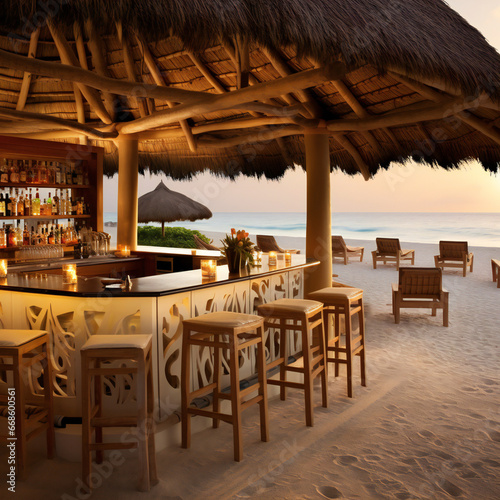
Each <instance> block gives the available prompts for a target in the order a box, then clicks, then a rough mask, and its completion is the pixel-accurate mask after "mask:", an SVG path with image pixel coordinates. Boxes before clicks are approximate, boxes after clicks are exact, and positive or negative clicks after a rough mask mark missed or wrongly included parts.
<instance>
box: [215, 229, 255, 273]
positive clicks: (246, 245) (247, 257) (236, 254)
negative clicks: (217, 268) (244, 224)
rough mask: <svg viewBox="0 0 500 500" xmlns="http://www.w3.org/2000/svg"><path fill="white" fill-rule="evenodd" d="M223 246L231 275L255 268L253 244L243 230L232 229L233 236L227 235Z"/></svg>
mask: <svg viewBox="0 0 500 500" xmlns="http://www.w3.org/2000/svg"><path fill="white" fill-rule="evenodd" d="M222 245H223V246H224V249H223V250H222V253H223V254H224V255H225V256H226V259H227V266H228V268H229V273H230V274H236V273H240V271H241V270H242V269H245V268H247V267H248V266H253V254H252V252H253V243H252V242H251V241H250V238H249V237H248V233H247V232H245V231H244V230H243V229H241V230H239V231H236V229H234V228H232V229H231V234H226V237H225V238H224V239H223V240H222Z"/></svg>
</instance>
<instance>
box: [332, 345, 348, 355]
mask: <svg viewBox="0 0 500 500" xmlns="http://www.w3.org/2000/svg"><path fill="white" fill-rule="evenodd" d="M328 350H329V351H330V352H338V353H340V354H345V353H346V352H347V349H346V348H345V347H335V346H332V345H329V346H328Z"/></svg>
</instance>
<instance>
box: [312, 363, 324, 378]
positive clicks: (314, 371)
mask: <svg viewBox="0 0 500 500" xmlns="http://www.w3.org/2000/svg"><path fill="white" fill-rule="evenodd" d="M324 369H325V367H324V366H323V365H321V366H318V368H316V370H313V372H312V373H311V378H316V377H317V376H318V375H319V374H320V373H321V372H322V371H323V370H324Z"/></svg>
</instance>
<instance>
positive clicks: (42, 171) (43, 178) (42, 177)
mask: <svg viewBox="0 0 500 500" xmlns="http://www.w3.org/2000/svg"><path fill="white" fill-rule="evenodd" d="M46 163H47V162H46V161H41V162H40V168H39V169H38V182H39V183H40V184H47V182H48V178H47V166H46Z"/></svg>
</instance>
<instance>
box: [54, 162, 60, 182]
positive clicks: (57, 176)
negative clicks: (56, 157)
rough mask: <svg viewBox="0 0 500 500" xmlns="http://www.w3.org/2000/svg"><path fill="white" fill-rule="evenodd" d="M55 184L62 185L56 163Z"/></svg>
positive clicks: (58, 166) (57, 163) (58, 167)
mask: <svg viewBox="0 0 500 500" xmlns="http://www.w3.org/2000/svg"><path fill="white" fill-rule="evenodd" d="M54 180H55V183H56V184H62V182H61V165H60V163H59V162H56V171H55V179H54Z"/></svg>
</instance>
